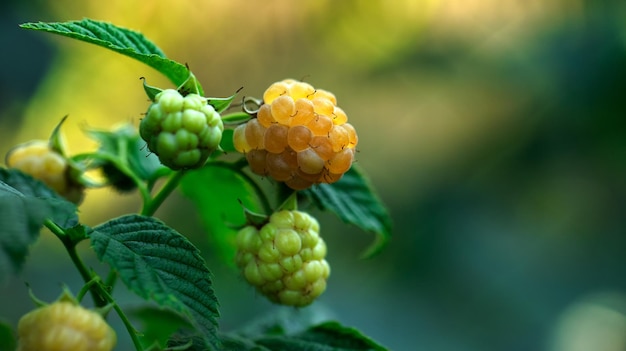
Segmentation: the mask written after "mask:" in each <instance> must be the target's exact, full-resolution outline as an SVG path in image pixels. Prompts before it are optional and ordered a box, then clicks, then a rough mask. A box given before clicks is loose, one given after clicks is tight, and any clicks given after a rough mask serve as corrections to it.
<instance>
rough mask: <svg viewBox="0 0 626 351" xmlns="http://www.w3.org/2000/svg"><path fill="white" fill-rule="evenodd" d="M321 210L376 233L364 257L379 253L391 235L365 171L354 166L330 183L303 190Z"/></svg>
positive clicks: (389, 219) (380, 202) (388, 220)
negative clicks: (336, 180)
mask: <svg viewBox="0 0 626 351" xmlns="http://www.w3.org/2000/svg"><path fill="white" fill-rule="evenodd" d="M303 193H304V194H305V195H306V196H308V197H309V198H310V199H311V200H312V201H313V203H315V204H316V205H317V207H318V208H319V209H321V210H326V211H330V212H333V213H335V214H336V215H337V216H339V218H341V219H342V220H343V221H344V222H346V223H349V224H353V225H356V226H357V227H359V228H361V229H363V230H364V231H367V232H371V233H374V234H376V239H375V241H374V242H373V243H372V244H371V245H370V247H369V248H368V249H367V250H366V251H365V252H364V254H363V256H364V257H370V256H372V255H374V254H376V253H378V252H379V251H380V250H381V249H382V248H383V247H384V246H385V244H386V243H387V241H388V240H389V238H390V236H391V217H390V216H389V213H388V212H387V209H386V208H385V205H384V204H383V203H382V201H381V200H380V199H379V198H378V195H377V194H376V191H375V190H374V188H373V187H372V186H371V184H370V182H369V180H368V179H367V177H366V176H365V174H364V173H363V172H362V171H361V170H359V169H358V167H357V166H356V165H353V166H352V168H351V169H350V170H349V171H348V172H346V174H344V175H343V177H342V178H341V179H339V181H338V182H336V183H333V184H320V185H318V186H315V187H313V188H311V189H308V190H306V191H304V192H303Z"/></svg>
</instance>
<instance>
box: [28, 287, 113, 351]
mask: <svg viewBox="0 0 626 351" xmlns="http://www.w3.org/2000/svg"><path fill="white" fill-rule="evenodd" d="M17 331H18V348H17V350H18V351H57V350H73V351H110V350H112V349H113V347H114V346H115V344H116V343H117V335H116V334H115V331H114V330H113V329H112V328H111V327H110V326H109V325H108V324H107V323H106V321H105V320H104V318H102V316H101V315H100V314H99V313H97V312H95V311H92V310H88V309H86V308H84V307H82V306H80V305H79V304H78V303H77V302H75V301H72V300H71V299H66V298H60V299H59V300H57V301H56V302H53V303H51V304H49V305H45V306H41V307H38V308H36V309H35V310H32V311H30V312H28V313H27V314H25V315H24V316H22V318H20V320H19V322H18V326H17Z"/></svg>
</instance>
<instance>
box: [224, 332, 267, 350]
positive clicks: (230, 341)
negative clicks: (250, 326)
mask: <svg viewBox="0 0 626 351" xmlns="http://www.w3.org/2000/svg"><path fill="white" fill-rule="evenodd" d="M221 339H222V345H223V346H224V350H229V351H272V350H271V349H268V348H267V347H264V346H261V345H259V344H257V343H256V342H254V341H253V340H250V339H246V338H244V337H240V336H237V335H233V334H224V335H222V336H221Z"/></svg>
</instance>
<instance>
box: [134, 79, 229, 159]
mask: <svg viewBox="0 0 626 351" xmlns="http://www.w3.org/2000/svg"><path fill="white" fill-rule="evenodd" d="M146 91H147V92H148V90H146ZM153 93H156V94H155V96H154V99H153V103H152V104H151V105H150V107H149V108H148V111H147V113H146V116H145V118H143V119H142V120H141V123H140V125H139V134H140V135H141V138H142V139H143V140H144V141H146V143H147V144H148V148H149V149H150V151H152V152H153V153H155V154H156V155H157V156H158V157H159V160H160V161H161V163H162V164H164V165H165V166H167V167H169V168H171V169H174V170H179V169H191V168H198V167H201V166H202V165H204V163H205V162H206V160H207V159H208V158H209V156H210V155H211V153H212V152H213V151H215V150H216V149H217V148H218V147H219V143H220V141H221V139H222V132H223V131H224V124H223V123H222V120H221V118H220V114H219V113H218V112H217V111H216V110H215V109H214V108H213V106H212V105H211V104H209V103H208V99H207V98H205V97H202V96H201V95H199V94H196V93H189V94H187V95H184V96H183V94H181V93H180V92H179V91H178V90H174V89H165V90H162V91H159V92H156V91H153ZM149 95H150V94H149Z"/></svg>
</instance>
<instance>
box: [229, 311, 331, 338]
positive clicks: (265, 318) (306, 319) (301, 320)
mask: <svg viewBox="0 0 626 351" xmlns="http://www.w3.org/2000/svg"><path fill="white" fill-rule="evenodd" d="M332 316H333V314H332V312H331V311H330V310H329V309H328V308H327V307H325V306H324V305H320V304H319V303H317V304H314V305H312V306H310V307H308V308H306V309H293V308H286V307H281V308H276V309H274V310H272V311H271V312H269V313H264V314H263V315H261V316H260V317H258V318H255V319H253V320H252V321H249V322H248V323H246V325H244V326H243V327H241V328H240V329H238V330H237V334H238V335H239V336H244V337H247V338H250V339H256V338H260V337H265V336H269V335H277V336H278V335H292V334H296V333H300V332H303V331H305V330H307V329H309V328H310V327H312V326H314V325H316V324H319V323H322V322H326V321H329V320H331V319H332Z"/></svg>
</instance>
